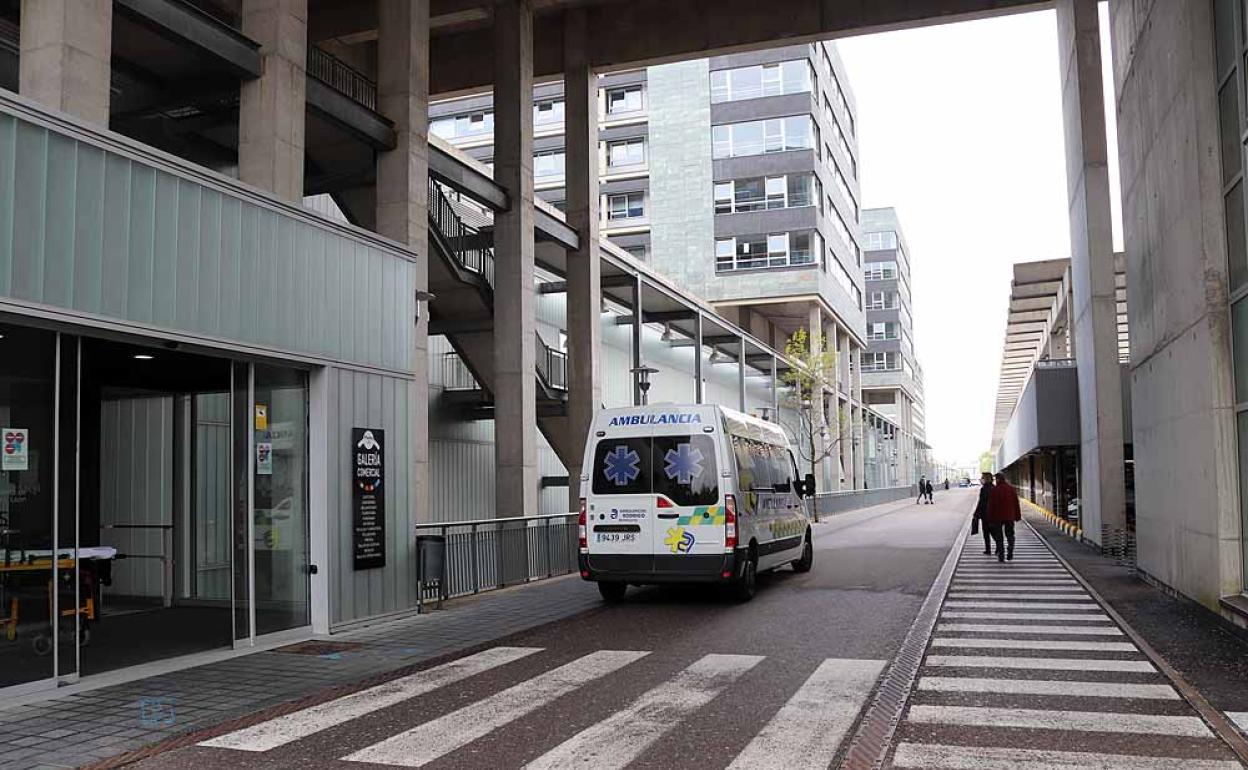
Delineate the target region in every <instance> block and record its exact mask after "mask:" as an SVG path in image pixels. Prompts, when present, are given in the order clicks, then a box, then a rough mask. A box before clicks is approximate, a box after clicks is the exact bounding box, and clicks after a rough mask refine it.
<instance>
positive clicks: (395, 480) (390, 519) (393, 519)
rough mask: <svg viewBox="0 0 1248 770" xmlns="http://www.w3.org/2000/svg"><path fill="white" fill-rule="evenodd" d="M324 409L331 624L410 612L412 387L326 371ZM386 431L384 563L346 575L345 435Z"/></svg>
mask: <svg viewBox="0 0 1248 770" xmlns="http://www.w3.org/2000/svg"><path fill="white" fill-rule="evenodd" d="M327 376H328V377H329V381H328V402H329V405H330V407H329V414H330V421H329V431H328V440H329V447H328V448H327V451H328V452H329V463H328V467H329V468H330V474H329V476H330V477H329V517H328V520H329V536H328V539H329V559H330V564H329V573H328V574H329V575H330V579H331V581H332V582H331V585H330V624H331V625H339V624H343V623H350V622H353V621H356V620H361V619H364V618H370V617H376V616H378V615H385V614H387V613H392V612H400V611H403V610H408V609H412V608H414V607H415V606H416V550H415V542H414V540H413V534H412V533H413V531H414V530H413V527H414V525H415V524H416V518H417V516H418V515H419V513H418V512H415V511H412V510H411V504H410V498H409V494H410V486H409V475H408V468H409V465H410V461H411V456H410V451H409V439H410V436H409V434H410V424H409V405H410V404H411V398H412V389H413V384H412V383H411V381H409V380H404V379H400V378H397V377H387V376H385V375H380V374H372V373H367V372H357V371H351V370H347V369H336V368H335V369H331V370H330V371H329V372H328V374H327ZM357 427H358V428H381V429H382V430H384V431H385V432H386V443H385V474H386V475H385V480H386V481H385V483H386V507H385V523H386V524H385V526H386V564H385V566H384V567H378V568H376V569H366V570H355V569H352V551H351V548H352V537H351V535H352V517H351V457H352V452H351V429H352V428H357Z"/></svg>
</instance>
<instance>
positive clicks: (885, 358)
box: [862, 352, 901, 372]
mask: <svg viewBox="0 0 1248 770" xmlns="http://www.w3.org/2000/svg"><path fill="white" fill-rule="evenodd" d="M862 371H864V372H900V371H901V356H900V355H899V354H897V353H895V352H890V353H863V354H862Z"/></svg>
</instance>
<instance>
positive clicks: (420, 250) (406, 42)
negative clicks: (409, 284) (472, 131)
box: [376, 0, 430, 521]
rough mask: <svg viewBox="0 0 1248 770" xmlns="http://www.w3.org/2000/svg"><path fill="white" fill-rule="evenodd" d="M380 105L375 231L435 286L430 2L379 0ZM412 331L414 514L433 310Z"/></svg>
mask: <svg viewBox="0 0 1248 770" xmlns="http://www.w3.org/2000/svg"><path fill="white" fill-rule="evenodd" d="M377 18H378V23H377V109H378V110H379V111H380V112H381V114H383V115H385V116H386V117H387V118H389V119H390V120H391V121H393V122H394V133H395V139H396V143H395V148H394V149H393V150H391V151H389V152H380V153H378V154H377V191H376V195H377V209H376V217H377V219H376V221H377V232H378V233H380V234H382V235H384V236H386V237H387V238H392V239H394V240H396V241H398V242H399V243H403V244H406V245H407V247H408V248H409V249H411V250H412V251H413V252H415V254H416V256H417V257H418V259H417V261H416V263H415V264H414V265H413V266H412V271H413V273H414V276H413V278H414V284H415V289H416V291H418V292H424V291H428V290H429V256H430V252H429V0H378V3H377ZM417 315H418V318H417V320H416V328H415V330H414V333H413V335H412V337H413V339H412V373H413V374H414V375H415V381H414V382H413V386H412V390H411V403H410V404H409V405H408V413H409V415H410V418H409V419H410V422H409V435H410V438H409V450H408V451H409V453H410V455H409V456H410V458H411V460H410V462H411V474H410V480H411V489H410V491H409V499H410V500H411V506H412V512H413V514H414V516H413V519H414V520H416V521H428V520H429V519H430V515H429V514H430V511H429V312H428V308H427V307H421V308H419V312H418V313H417Z"/></svg>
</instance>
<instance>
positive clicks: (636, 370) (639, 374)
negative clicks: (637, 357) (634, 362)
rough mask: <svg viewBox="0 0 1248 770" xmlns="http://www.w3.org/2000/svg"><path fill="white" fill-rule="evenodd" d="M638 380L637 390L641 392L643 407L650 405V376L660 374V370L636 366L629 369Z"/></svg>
mask: <svg viewBox="0 0 1248 770" xmlns="http://www.w3.org/2000/svg"><path fill="white" fill-rule="evenodd" d="M629 371H630V372H632V373H633V377H634V378H636V380H637V389H638V390H639V391H641V405H642V406H645V405H646V404H648V403H650V375H652V374H658V373H659V370H658V369H655V368H654V367H652V366H634V367H633V368H632V369H629Z"/></svg>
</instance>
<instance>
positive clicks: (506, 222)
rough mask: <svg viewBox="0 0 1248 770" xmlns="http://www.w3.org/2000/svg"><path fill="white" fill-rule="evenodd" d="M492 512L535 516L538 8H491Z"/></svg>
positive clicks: (525, 4) (523, 1)
mask: <svg viewBox="0 0 1248 770" xmlns="http://www.w3.org/2000/svg"><path fill="white" fill-rule="evenodd" d="M494 180H495V181H496V182H498V183H499V184H501V185H502V186H503V189H505V190H506V191H507V198H508V200H509V201H510V206H509V208H508V209H507V210H506V211H501V212H499V213H497V214H495V215H494V260H495V264H494V372H495V376H494V431H495V438H494V458H495V464H496V468H497V470H496V474H497V475H496V482H495V512H496V515H498V516H500V517H505V516H530V515H533V514H535V513H537V390H536V388H537V385H536V378H537V371H536V368H535V367H534V347H535V343H534V337H535V335H536V333H537V326H536V321H535V318H534V306H535V302H534V296H533V4H532V2H531V0H501V1H500V2H499V3H497V4H496V5H495V7H494Z"/></svg>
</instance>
